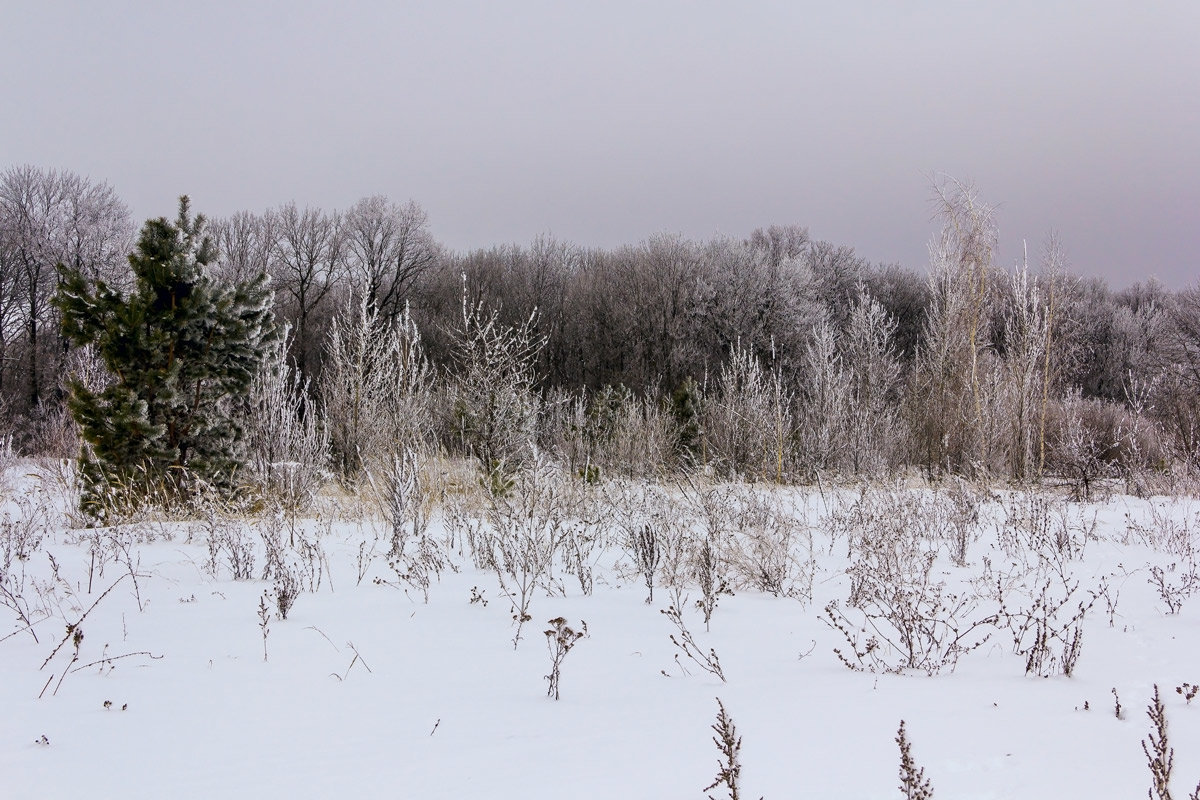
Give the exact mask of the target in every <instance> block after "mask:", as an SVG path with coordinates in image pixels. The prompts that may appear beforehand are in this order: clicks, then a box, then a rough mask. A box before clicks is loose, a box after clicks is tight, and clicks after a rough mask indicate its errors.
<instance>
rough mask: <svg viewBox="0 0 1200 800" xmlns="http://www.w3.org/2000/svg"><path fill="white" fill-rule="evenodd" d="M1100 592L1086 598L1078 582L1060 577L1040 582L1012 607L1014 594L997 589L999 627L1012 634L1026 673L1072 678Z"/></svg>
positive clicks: (1046, 676)
mask: <svg viewBox="0 0 1200 800" xmlns="http://www.w3.org/2000/svg"><path fill="white" fill-rule="evenodd" d="M1101 593H1103V590H1102V591H1101V592H1091V593H1090V596H1089V597H1084V596H1083V593H1082V592H1080V591H1079V581H1078V580H1073V579H1072V578H1071V577H1069V576H1065V575H1062V574H1061V573H1060V574H1057V575H1050V576H1046V577H1043V578H1040V579H1038V581H1037V582H1036V583H1035V584H1034V588H1033V591H1032V592H1030V593H1029V595H1028V596H1027V597H1025V598H1021V600H1020V606H1019V607H1017V608H1015V609H1014V608H1012V607H1011V606H1012V604H1013V602H1014V600H1015V599H1016V598H1015V597H1014V594H1015V593H1010V592H1006V591H1004V590H1003V588H1002V587H1001V586H1000V585H998V586H997V595H998V597H999V598H1000V601H1001V604H1000V611H999V612H998V614H997V621H998V624H1001V625H1003V626H1004V627H1005V628H1007V629H1008V631H1009V633H1011V634H1012V638H1013V653H1015V654H1016V655H1018V656H1022V657H1023V658H1024V659H1025V674H1027V675H1037V676H1039V677H1042V678H1048V677H1051V676H1054V675H1066V676H1068V677H1070V676H1071V675H1072V674H1073V673H1074V672H1075V665H1076V664H1077V663H1078V661H1079V655H1080V653H1081V651H1082V648H1083V623H1084V620H1085V618H1086V617H1087V614H1088V612H1089V611H1091V609H1092V606H1094V605H1095V604H1096V601H1097V600H1098V599H1099V598H1100V596H1101Z"/></svg>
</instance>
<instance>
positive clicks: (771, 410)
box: [701, 341, 792, 482]
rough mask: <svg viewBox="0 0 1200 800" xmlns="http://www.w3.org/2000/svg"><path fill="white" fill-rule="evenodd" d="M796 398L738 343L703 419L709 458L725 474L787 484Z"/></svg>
mask: <svg viewBox="0 0 1200 800" xmlns="http://www.w3.org/2000/svg"><path fill="white" fill-rule="evenodd" d="M790 407H791V395H790V394H789V393H788V392H787V391H786V390H785V389H784V388H783V378H782V375H781V374H780V373H779V371H778V370H776V371H773V372H768V371H767V370H765V369H764V368H763V367H762V365H761V364H759V362H758V359H756V358H755V357H754V354H753V353H752V352H751V351H750V350H749V349H747V348H744V347H742V344H741V342H740V341H739V342H737V343H736V344H735V345H733V347H731V348H730V352H729V360H728V361H726V362H725V363H724V364H722V365H721V371H720V373H719V375H718V377H717V391H716V394H715V397H713V398H712V399H710V401H709V402H707V403H706V404H705V405H704V408H703V410H702V414H701V418H702V425H703V428H704V432H705V438H706V441H707V443H708V448H709V455H710V457H711V458H712V461H713V463H715V464H716V465H717V467H718V469H720V470H721V471H722V472H723V473H725V474H727V475H729V476H731V477H733V476H740V475H745V476H750V477H753V478H755V479H770V480H774V481H779V482H782V480H783V474H784V461H785V453H786V451H787V449H788V442H789V440H790V437H791V434H792V418H791V410H790Z"/></svg>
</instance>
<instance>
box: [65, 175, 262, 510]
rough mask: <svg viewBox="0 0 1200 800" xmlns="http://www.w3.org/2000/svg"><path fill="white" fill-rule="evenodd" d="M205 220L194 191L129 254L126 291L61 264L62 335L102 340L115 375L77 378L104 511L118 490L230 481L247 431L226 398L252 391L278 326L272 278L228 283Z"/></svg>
mask: <svg viewBox="0 0 1200 800" xmlns="http://www.w3.org/2000/svg"><path fill="white" fill-rule="evenodd" d="M204 222H205V221H204V217H202V216H196V217H192V216H191V214H190V213H189V203H188V198H187V197H186V196H185V197H182V198H180V201H179V217H178V219H177V220H176V221H175V222H169V221H168V220H167V219H166V218H165V217H160V218H159V219H155V220H149V221H148V222H147V223H146V224H145V226H144V227H143V228H142V232H141V236H140V237H139V240H138V243H137V247H136V249H135V250H134V252H133V254H131V255H130V256H129V263H130V265H131V266H132V268H133V272H134V276H135V281H136V282H135V284H134V286H133V288H132V289H131V290H129V291H128V292H127V293H126V292H121V291H118V290H116V289H113V288H112V287H110V286H109V285H108V284H106V283H105V282H104V281H100V280H97V281H95V282H93V281H89V280H88V279H87V278H86V277H84V276H83V275H82V274H81V273H80V272H79V270H77V269H69V268H65V267H60V269H59V287H58V294H57V297H56V300H55V302H56V305H57V306H58V307H59V308H60V309H61V310H62V325H63V334H64V335H65V336H66V338H67V339H68V340H70V341H71V342H72V343H73V344H75V345H86V344H92V345H94V347H95V349H96V352H97V353H98V354H99V356H100V358H101V359H102V360H103V362H104V365H105V367H106V368H107V369H108V371H109V372H110V373H111V374H112V378H113V380H112V382H111V383H110V384H109V385H107V386H106V387H105V388H103V389H102V390H100V391H94V390H92V389H89V388H88V387H87V386H85V385H83V384H82V383H80V382H78V381H74V382H72V383H71V384H70V391H71V397H70V399H69V406H70V409H71V412H72V414H74V416H75V419H76V421H77V422H78V423H79V426H80V432H81V435H82V437H83V439H84V441H85V442H86V444H87V447H86V448H85V451H84V453H83V454H82V455H81V459H80V466H81V474H82V477H83V480H84V503H85V506H86V507H90V508H91V509H92V510H93V511H95V512H97V513H102V508H103V505H104V504H103V503H102V502H101V501H102V500H104V498H107V497H111V489H112V488H113V487H119V488H121V489H123V490H125V492H127V494H126V495H125V497H126V499H127V501H130V502H136V499H137V497H138V495H139V494H144V492H145V491H148V490H150V489H151V488H154V489H165V490H166V491H167V492H168V493H170V494H177V493H179V492H181V491H184V492H185V491H186V490H187V487H188V483H187V479H188V478H190V477H194V478H198V479H200V480H203V481H204V482H206V483H208V484H210V485H213V486H215V487H217V488H220V489H225V490H228V489H231V488H232V487H233V486H234V480H235V479H234V475H235V473H236V472H237V469H238V468H239V466H240V463H239V458H238V450H237V446H236V445H237V443H238V441H239V439H240V438H241V436H242V431H241V429H240V428H239V426H238V425H237V423H236V422H235V421H234V419H233V418H232V417H231V415H230V414H229V413H228V412H229V408H228V403H229V400H230V399H231V398H233V397H236V396H240V395H243V394H244V393H245V392H246V391H247V390H248V388H249V386H250V383H251V380H252V379H253V377H254V375H255V373H256V371H257V370H258V366H259V362H260V360H261V359H262V355H263V352H264V349H265V345H266V344H267V343H269V342H270V341H272V340H273V339H274V338H275V337H276V336H277V331H276V328H275V324H274V320H273V317H272V314H271V292H270V290H269V289H268V287H267V278H266V276H265V275H259V276H258V277H257V278H254V279H252V280H249V281H245V282H241V283H236V284H234V285H231V286H230V285H221V284H219V283H217V282H216V281H214V280H213V278H212V277H211V276H210V275H209V274H208V272H207V271H206V269H205V265H207V264H209V263H210V262H212V261H213V260H214V259H215V257H216V248H215V247H214V246H213V244H212V240H211V239H210V238H208V237H207V236H206V235H205V233H204Z"/></svg>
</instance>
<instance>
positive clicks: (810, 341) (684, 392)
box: [0, 166, 1200, 493]
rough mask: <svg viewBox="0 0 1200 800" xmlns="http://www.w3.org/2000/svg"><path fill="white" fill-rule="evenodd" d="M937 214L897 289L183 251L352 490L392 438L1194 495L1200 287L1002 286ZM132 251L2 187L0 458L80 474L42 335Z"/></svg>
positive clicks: (817, 258)
mask: <svg viewBox="0 0 1200 800" xmlns="http://www.w3.org/2000/svg"><path fill="white" fill-rule="evenodd" d="M932 196H933V198H934V203H935V205H936V211H937V224H936V225H935V226H934V229H933V230H932V231H931V239H930V248H929V250H930V263H929V264H928V265H921V266H919V267H913V266H908V265H905V266H902V265H897V264H871V263H868V262H867V261H865V260H864V259H862V258H860V257H858V256H857V255H856V254H855V252H854V249H853V247H852V246H851V245H850V244H833V243H829V242H825V241H820V240H817V239H814V238H813V237H812V236H810V235H809V232H808V230H807V229H806V228H804V227H802V226H801V225H783V226H779V225H774V226H770V227H764V228H760V229H758V230H755V231H753V232H751V233H749V234H748V235H747V236H746V237H745V238H743V239H734V238H728V237H725V238H714V239H711V240H708V241H690V240H687V239H684V238H681V237H679V236H674V235H669V234H663V235H659V236H656V237H653V238H651V239H649V240H647V241H644V242H641V243H637V244H629V245H626V246H623V247H619V248H616V249H589V248H583V247H578V246H575V245H572V244H571V243H569V242H562V241H557V240H555V239H553V238H549V237H543V238H539V239H538V240H536V241H534V242H532V243H530V244H528V245H517V244H504V245H497V246H495V247H492V248H489V249H483V250H476V251H471V252H453V251H450V250H448V249H446V248H444V247H442V246H441V245H440V244H439V243H438V242H437V241H436V240H435V239H434V237H433V235H432V234H431V232H430V223H429V220H428V219H427V217H426V214H425V213H424V211H423V210H422V209H421V207H420V206H419V205H417V204H416V203H414V202H408V203H404V204H401V203H396V202H392V201H390V200H389V199H388V198H385V197H378V196H377V197H367V198H363V199H362V200H360V201H359V202H357V203H355V204H354V205H353V206H351V207H350V208H347V209H343V210H326V209H321V208H299V207H298V206H297V205H296V204H295V203H287V204H284V205H281V206H279V207H276V208H270V209H265V210H262V211H245V212H240V213H238V214H234V215H233V216H230V217H227V218H217V219H211V220H209V221H208V223H207V228H206V230H205V235H207V236H210V237H211V239H212V242H213V244H214V245H215V258H213V259H212V261H211V263H210V264H209V265H208V270H209V271H210V272H211V274H212V277H213V278H214V279H216V280H217V281H221V282H226V283H229V284H233V283H236V282H238V281H245V280H248V279H250V278H252V277H253V276H256V275H258V274H260V273H261V274H265V275H267V276H269V280H270V288H271V290H272V291H273V310H274V315H275V319H276V320H277V322H278V323H280V325H281V327H283V328H285V329H286V332H287V333H286V349H285V350H284V351H283V352H281V353H278V354H277V362H278V363H277V364H276V373H278V371H279V369H280V368H282V369H283V371H284V372H285V373H286V374H284V375H282V376H279V375H278V374H276V377H277V378H279V379H280V380H284V381H285V382H287V383H288V384H289V385H290V386H293V387H294V388H295V389H296V391H295V392H294V395H295V396H294V397H293V398H292V399H293V400H294V401H295V402H294V411H295V413H296V414H297V418H298V419H301V420H306V421H307V423H309V424H312V425H315V427H314V428H313V431H312V432H313V435H314V436H317V437H318V438H320V437H328V439H329V442H328V446H329V455H330V456H332V459H333V461H332V463H333V464H335V465H336V467H337V469H336V470H335V471H336V472H337V473H338V474H339V476H340V477H341V478H343V479H345V480H349V481H353V480H355V479H356V477H358V475H357V472H358V471H359V470H360V468H361V463H360V462H361V458H360V456H361V454H363V453H367V452H377V451H378V449H379V447H380V446H381V445H382V444H383V442H384V440H385V439H388V440H390V441H391V442H392V443H399V442H402V444H403V446H404V447H417V448H418V449H422V450H430V449H432V450H434V451H437V452H443V453H447V454H450V455H475V456H478V455H480V454H481V452H483V451H486V453H484V456H485V461H486V462H488V464H487V465H485V471H486V470H487V469H491V468H492V467H496V468H501V467H502V465H501V463H500V462H501V461H507V462H508V463H509V466H515V465H516V464H517V463H519V462H520V461H521V460H522V459H524V458H527V457H528V451H529V449H530V448H531V447H533V448H540V449H541V451H543V452H548V453H553V454H554V456H555V457H556V458H560V459H561V460H562V461H563V462H564V463H566V464H567V465H569V467H570V468H571V469H572V470H573V471H576V472H577V473H578V474H581V475H582V474H589V475H592V476H596V475H599V474H601V473H603V472H612V473H615V474H621V473H627V474H639V475H646V474H660V473H669V472H671V471H673V470H677V469H680V468H691V467H695V466H697V465H699V466H702V467H703V468H704V469H706V470H709V471H711V472H713V473H714V474H716V475H721V476H741V477H746V478H750V479H762V480H769V481H775V482H780V483H809V482H812V481H813V480H815V479H817V478H818V477H819V476H823V475H828V476H831V478H838V477H849V478H852V479H856V478H860V477H868V478H869V477H878V476H883V475H892V474H898V473H901V472H903V471H905V470H910V469H915V470H920V471H922V472H923V473H924V474H926V475H930V476H936V475H940V474H946V473H949V474H958V475H964V476H967V477H971V478H994V479H1001V480H1011V481H1016V482H1027V481H1040V480H1054V481H1056V482H1067V483H1069V484H1070V485H1071V486H1072V487H1073V488H1074V489H1075V491H1077V492H1078V493H1086V492H1087V491H1088V489H1089V486H1090V484H1091V482H1092V481H1094V480H1095V479H1097V478H1116V479H1119V480H1122V481H1124V482H1125V483H1126V485H1127V486H1129V487H1130V488H1131V489H1132V490H1134V491H1149V490H1150V489H1152V488H1154V487H1159V488H1165V487H1169V486H1171V485H1172V484H1174V483H1175V482H1177V481H1179V480H1187V479H1189V478H1190V477H1191V476H1193V475H1194V474H1195V471H1196V468H1197V467H1198V466H1200V442H1198V440H1197V435H1198V425H1200V284H1198V285H1195V286H1191V287H1189V288H1186V289H1183V290H1181V291H1170V290H1168V289H1166V288H1165V287H1164V286H1162V285H1161V284H1160V283H1157V282H1156V281H1154V280H1153V279H1149V280H1145V281H1139V282H1136V283H1133V284H1132V285H1130V286H1126V287H1119V288H1110V287H1109V286H1107V285H1106V284H1105V282H1104V281H1102V280H1099V279H1096V278H1089V277H1087V276H1086V274H1085V270H1086V265H1081V267H1080V269H1079V270H1076V269H1074V268H1073V266H1072V265H1071V264H1070V263H1069V260H1068V256H1067V251H1068V247H1069V244H1068V243H1063V242H1060V241H1059V240H1058V239H1057V238H1056V237H1055V236H1054V235H1053V234H1051V235H1049V236H1048V237H1046V238H1045V239H1044V240H1043V241H1042V242H1041V243H1040V244H1039V245H1037V246H1036V247H1034V248H1032V249H1033V251H1034V252H1032V253H1029V254H1028V255H1027V258H1026V259H1025V260H1024V261H1023V262H1022V263H1018V264H1013V265H1001V264H997V263H995V259H994V252H995V248H996V244H997V238H998V231H997V227H996V222H995V209H994V207H993V206H992V205H990V204H989V203H988V201H987V200H985V199H984V198H983V197H982V195H981V192H980V191H979V190H978V189H977V188H976V187H974V186H972V185H970V184H965V183H960V182H957V181H955V180H953V179H944V180H942V181H941V182H939V183H936V184H935V185H934V186H932ZM200 210H201V211H202V210H203V209H200ZM164 211H166V210H164ZM164 216H167V215H166V214H164ZM136 228H137V226H136V225H135V223H134V221H133V220H132V219H131V218H130V215H129V212H128V210H127V208H126V206H125V204H124V203H123V202H122V201H121V199H120V197H119V196H118V195H117V194H116V192H115V191H114V190H113V189H112V188H111V187H110V186H109V185H107V184H106V183H104V182H102V181H97V180H92V179H88V178H82V177H80V176H78V175H76V174H74V173H71V172H68V171H59V170H49V169H42V168H38V167H33V166H19V167H11V168H9V169H7V170H6V171H5V172H4V173H3V175H2V176H0V420H2V423H0V424H3V426H4V429H5V430H6V431H8V434H7V437H8V440H9V442H10V445H11V447H12V448H14V450H15V451H17V452H21V453H25V454H36V455H49V456H56V457H60V458H71V457H73V456H74V455H75V454H76V452H77V450H78V438H77V434H76V433H75V431H74V428H73V425H72V423H71V420H70V416H69V414H67V412H66V410H65V403H64V401H65V398H66V395H67V390H66V384H67V382H68V380H69V379H70V378H71V377H72V376H79V375H90V377H89V378H88V379H89V380H93V381H95V380H101V381H102V380H103V379H102V378H101V377H99V373H102V372H103V367H102V366H101V365H99V364H98V363H97V360H96V358H95V357H94V354H93V353H91V352H90V351H89V348H87V347H82V348H80V347H75V346H73V345H72V344H71V343H70V342H69V341H68V339H67V338H66V337H65V336H64V334H63V332H62V325H61V322H60V312H59V310H58V308H57V307H56V306H55V304H54V295H55V292H56V289H57V283H58V272H56V265H58V264H63V265H66V266H68V267H69V268H71V269H75V270H77V271H79V272H80V274H81V275H83V276H84V277H85V278H87V279H89V280H103V281H104V282H105V283H106V284H107V285H109V286H112V287H114V288H115V289H116V290H117V291H121V290H123V289H129V288H130V286H131V282H132V280H133V279H132V272H131V270H130V267H129V258H128V256H129V253H130V251H131V249H132V246H133V242H134V236H135V231H136ZM1135 268H1136V272H1135V271H1134V270H1135ZM1147 272H1148V270H1146V269H1144V268H1143V265H1131V274H1136V275H1145V274H1146V273H1147ZM364 359H365V360H366V361H369V362H370V364H369V365H367V364H365V362H364ZM356 382H357V383H356ZM368 384H369V385H368ZM501 386H503V388H504V389H505V390H506V391H507V392H508V394H507V395H504V396H502V395H501V394H500V393H498V392H496V391H493V390H496V389H499V388H500V387H501ZM260 388H263V387H260ZM260 394H261V392H260ZM349 398H352V402H351V401H350V399H349ZM235 400H236V402H235ZM245 401H246V398H227V399H226V402H227V403H228V404H229V408H228V411H229V413H230V414H237V413H239V409H241V411H242V412H245V413H248V414H249V416H248V417H247V419H249V420H253V419H257V418H261V415H259V416H256V415H255V414H254V413H250V412H249V410H248V409H247V408H246V405H247V404H246V402H245ZM260 402H261V398H260ZM478 403H484V404H485V406H487V407H474V406H476V405H477V404H478ZM488 404H494V405H497V406H503V407H496V408H492V407H490V406H488ZM368 407H369V408H368ZM361 419H371V420H372V421H373V424H372V425H360V424H358V422H357V421H358V420H361ZM249 427H250V428H253V426H252V425H251V426H249ZM317 428H319V429H320V430H319V431H317ZM258 438H259V440H261V439H262V436H261V435H260V436H259V437H258ZM492 439H495V440H496V441H491V440H492ZM254 440H255V437H254V435H253V431H252V430H251V431H250V434H249V435H248V436H247V437H246V442H247V443H248V444H249V443H253V441H254ZM402 440H406V441H402ZM500 440H504V441H500ZM385 449H387V450H393V449H395V448H394V447H393V446H391V445H388V446H386V447H385ZM279 458H280V460H282V461H287V462H296V461H304V460H305V459H304V458H301V457H300V454H298V453H291V454H279ZM310 458H317V459H318V461H319V460H320V458H319V457H317V456H315V455H313V456H310ZM493 462H494V463H493ZM315 466H316V465H314V467H315ZM322 468H323V467H322ZM504 468H507V467H504Z"/></svg>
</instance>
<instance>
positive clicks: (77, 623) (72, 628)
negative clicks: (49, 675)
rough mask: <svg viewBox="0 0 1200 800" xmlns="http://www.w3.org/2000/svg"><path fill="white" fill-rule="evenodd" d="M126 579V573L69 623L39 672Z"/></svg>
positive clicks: (127, 574)
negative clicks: (65, 632)
mask: <svg viewBox="0 0 1200 800" xmlns="http://www.w3.org/2000/svg"><path fill="white" fill-rule="evenodd" d="M128 577H129V573H128V572H126V573H125V574H124V575H122V576H121V577H119V578H117V580H116V581H115V582H113V585H112V586H110V587H108V588H107V589H105V590H104V594H102V595H100V596H99V597H97V598H96V602H94V603H92V605H91V608H89V609H88V610H87V611H85V612H83V616H81V617H80V618H79V619H77V620H76V621H75V622H74V623H70V624H68V625H67V635H66V636H64V637H63V638H62V641H61V642H59V643H58V646H57V647H55V648H54V650H53V651H51V653H50V655H48V656H46V660H45V661H43V662H42V665H41V666H40V667H38V669H39V670H43V669H45V668H46V665H47V664H49V663H50V659H52V658H54V657H55V656H56V655H58V651H59V650H61V649H62V646H63V645H64V644H66V643H67V642H68V641H70V640H71V636H72V634H74V633H75V629H76V628H78V627H79V626H80V625H81V624H83V621H84V620H85V619H87V616H88V614H91V613H92V611H94V610H95V608H96V606H98V605H100V601H101V600H103V599H104V598H106V597H108V593H109V592H111V591H112V590H113V589H115V588H117V584H119V583H120V582H121V581H123V580H125V579H126V578H128Z"/></svg>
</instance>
